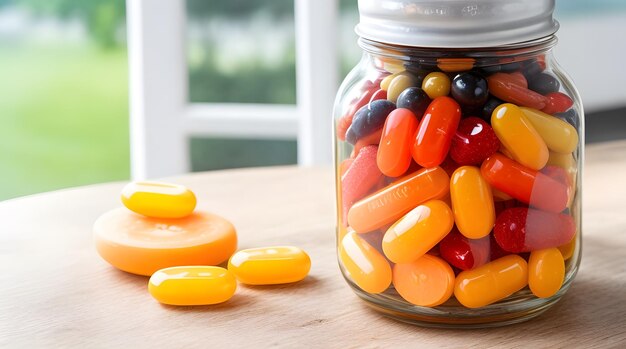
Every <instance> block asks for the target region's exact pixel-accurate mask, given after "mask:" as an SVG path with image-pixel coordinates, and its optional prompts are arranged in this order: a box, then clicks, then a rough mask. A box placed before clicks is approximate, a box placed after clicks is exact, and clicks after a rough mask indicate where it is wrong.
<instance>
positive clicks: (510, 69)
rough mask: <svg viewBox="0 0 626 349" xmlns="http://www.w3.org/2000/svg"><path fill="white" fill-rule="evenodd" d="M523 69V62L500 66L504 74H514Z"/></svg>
mask: <svg viewBox="0 0 626 349" xmlns="http://www.w3.org/2000/svg"><path fill="white" fill-rule="evenodd" d="M521 68H522V63H521V62H511V63H507V64H502V65H501V66H500V71H501V72H503V73H512V72H516V71H518V70H520V69H521Z"/></svg>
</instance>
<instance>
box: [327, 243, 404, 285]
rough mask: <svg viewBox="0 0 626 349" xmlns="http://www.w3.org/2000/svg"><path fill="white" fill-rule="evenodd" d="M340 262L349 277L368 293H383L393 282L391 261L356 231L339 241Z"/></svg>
mask: <svg viewBox="0 0 626 349" xmlns="http://www.w3.org/2000/svg"><path fill="white" fill-rule="evenodd" d="M339 262H340V263H341V265H342V266H343V268H344V270H345V272H346V274H347V275H348V277H349V278H350V279H351V280H352V281H353V282H354V283H355V284H356V285H357V286H359V287H360V288H361V289H362V290H363V291H365V292H367V293H381V292H383V291H385V290H386V289H387V288H389V285H390V284H391V279H392V276H391V275H392V274H391V266H390V265H389V262H388V261H387V260H386V259H385V257H384V256H383V255H381V254H380V252H378V251H377V250H376V249H375V248H374V247H372V245H370V244H369V243H368V242H367V241H365V239H363V238H362V237H360V236H359V235H358V234H357V233H356V232H354V231H350V232H348V233H347V234H346V236H344V237H343V239H342V240H341V242H340V243H339Z"/></svg>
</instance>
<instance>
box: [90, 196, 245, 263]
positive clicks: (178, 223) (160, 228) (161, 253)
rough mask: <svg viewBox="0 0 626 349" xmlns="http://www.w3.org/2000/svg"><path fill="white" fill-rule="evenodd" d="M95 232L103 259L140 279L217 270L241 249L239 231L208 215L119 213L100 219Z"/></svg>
mask: <svg viewBox="0 0 626 349" xmlns="http://www.w3.org/2000/svg"><path fill="white" fill-rule="evenodd" d="M93 230H94V238H95V242H96V249H97V250H98V253H99V254H100V256H101V257H102V258H103V259H104V260H106V261H107V262H109V263H110V264H111V265H113V266H114V267H116V268H118V269H120V270H123V271H126V272H129V273H133V274H139V275H152V274H153V273H154V272H156V271H157V270H159V269H163V268H168V267H173V266H180V265H185V266H192V265H207V266H208V265H217V264H220V263H222V262H224V261H226V260H228V258H229V257H230V256H231V255H232V254H233V253H234V252H235V250H236V249H237V234H236V233H235V227H233V225H232V224H231V223H230V222H229V221H227V220H226V219H224V218H222V217H220V216H217V215H214V214H211V213H208V212H198V211H196V212H194V213H193V214H191V215H190V216H187V217H185V218H176V219H173V218H170V219H167V218H150V217H145V216H142V215H138V214H135V213H133V212H131V211H129V210H127V209H126V208H118V209H114V210H112V211H109V212H107V213H105V214H103V215H102V216H100V218H98V220H97V221H96V222H95V224H94V227H93Z"/></svg>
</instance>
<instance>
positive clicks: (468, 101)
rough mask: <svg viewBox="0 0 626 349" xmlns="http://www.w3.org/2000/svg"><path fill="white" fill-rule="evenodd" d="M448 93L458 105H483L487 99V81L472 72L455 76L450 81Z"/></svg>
mask: <svg viewBox="0 0 626 349" xmlns="http://www.w3.org/2000/svg"><path fill="white" fill-rule="evenodd" d="M450 93H451V94H452V97H453V98H454V99H455V100H456V101H457V102H459V104H461V105H462V106H467V107H477V106H480V105H483V104H485V102H486V101H487V98H489V88H488V87H487V80H485V78H483V77H482V76H481V75H480V74H478V73H474V72H469V73H461V74H459V75H457V76H456V77H455V78H454V80H452V86H451V87H450Z"/></svg>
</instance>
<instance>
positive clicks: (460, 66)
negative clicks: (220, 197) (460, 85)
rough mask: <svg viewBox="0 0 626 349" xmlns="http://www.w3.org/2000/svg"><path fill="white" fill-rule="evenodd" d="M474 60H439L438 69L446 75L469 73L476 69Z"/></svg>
mask: <svg viewBox="0 0 626 349" xmlns="http://www.w3.org/2000/svg"><path fill="white" fill-rule="evenodd" d="M475 61H476V60H475V59H474V58H438V59H437V67H438V68H439V69H441V70H442V71H444V72H446V73H455V72H461V71H468V70H471V69H472V68H473V67H474V62H475Z"/></svg>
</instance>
